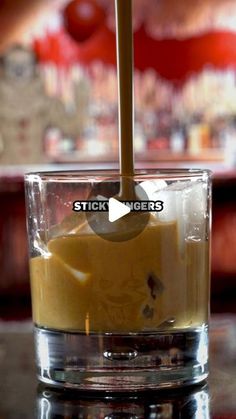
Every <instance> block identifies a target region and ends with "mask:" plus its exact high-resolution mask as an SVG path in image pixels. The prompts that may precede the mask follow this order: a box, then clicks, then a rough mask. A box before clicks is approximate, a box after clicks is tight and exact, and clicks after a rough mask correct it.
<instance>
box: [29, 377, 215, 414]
mask: <svg viewBox="0 0 236 419" xmlns="http://www.w3.org/2000/svg"><path fill="white" fill-rule="evenodd" d="M72 417H73V418H83V419H99V418H101V419H146V418H147V419H171V418H180V419H181V418H182V419H188V418H189V419H190V418H191V419H209V418H210V413H209V394H208V388H207V386H206V385H205V386H203V387H199V386H198V387H194V388H193V387H192V388H189V389H188V390H183V389H182V390H179V391H175V392H173V391H172V392H160V393H151V392H149V393H148V394H143V395H135V394H130V396H129V395H126V396H124V395H123V396H122V395H119V396H115V395H112V393H111V394H110V395H109V394H107V395H106V394H102V395H98V394H96V395H95V394H93V395H89V394H86V393H78V392H77V393H76V392H75V393H73V392H69V391H59V390H53V389H49V388H45V387H43V386H39V389H38V397H37V418H38V419H40V418H43V419H53V418H72Z"/></svg>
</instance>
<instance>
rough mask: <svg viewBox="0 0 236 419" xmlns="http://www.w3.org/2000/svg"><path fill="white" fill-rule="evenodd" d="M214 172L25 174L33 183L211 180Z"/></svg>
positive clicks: (201, 170) (173, 170)
mask: <svg viewBox="0 0 236 419" xmlns="http://www.w3.org/2000/svg"><path fill="white" fill-rule="evenodd" d="M212 175H213V172H212V171H211V170H208V169H188V168H183V169H181V168H166V169H138V170H135V172H134V174H133V175H121V174H120V172H119V170H118V169H99V170H96V169H91V170H89V169H88V170H56V171H38V172H29V173H25V175H24V180H25V182H28V181H30V182H32V181H39V180H40V181H48V182H50V181H54V182H55V181H58V182H60V181H70V180H71V181H75V180H78V181H79V180H87V181H90V180H91V178H92V179H93V180H95V179H98V180H99V179H100V180H102V179H104V178H106V179H109V178H111V179H114V178H116V179H117V178H118V177H119V178H123V177H128V178H133V179H138V178H146V179H149V178H153V177H156V178H159V179H163V178H166V179H170V180H171V179H174V180H176V179H191V178H203V179H210V178H211V177H212Z"/></svg>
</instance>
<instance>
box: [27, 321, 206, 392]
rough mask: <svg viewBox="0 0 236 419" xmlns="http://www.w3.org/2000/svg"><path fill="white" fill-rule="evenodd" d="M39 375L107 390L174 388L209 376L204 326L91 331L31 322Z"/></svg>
mask: <svg viewBox="0 0 236 419" xmlns="http://www.w3.org/2000/svg"><path fill="white" fill-rule="evenodd" d="M35 341H36V356H37V370H38V377H39V379H40V380H41V381H42V382H44V383H47V384H49V385H53V386H59V387H67V388H78V389H79V390H92V391H94V390H96V391H97V390H100V391H111V392H127V391H144V390H147V389H153V390H154V389H158V388H175V387H180V386H183V385H190V384H194V383H199V382H201V381H203V380H205V379H206V377H207V375H208V328H207V326H202V327H199V328H196V329H180V330H175V331H173V330H172V331H170V330H166V331H161V332H156V333H153V332H152V333H130V334H127V335H123V334H122V335H121V334H113V333H107V334H97V333H96V334H95V333H94V334H90V335H86V334H84V333H71V332H59V331H55V330H49V329H43V328H40V327H35Z"/></svg>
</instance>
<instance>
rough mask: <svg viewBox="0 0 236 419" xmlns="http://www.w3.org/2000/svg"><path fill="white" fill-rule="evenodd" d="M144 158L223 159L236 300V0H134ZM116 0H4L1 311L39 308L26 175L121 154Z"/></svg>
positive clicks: (218, 188) (233, 306)
mask: <svg viewBox="0 0 236 419" xmlns="http://www.w3.org/2000/svg"><path fill="white" fill-rule="evenodd" d="M133 4H134V44H135V153H136V162H137V167H155V168H158V167H199V168H209V169H211V170H213V173H214V176H213V240H212V309H213V311H216V312H222V311H232V312H235V311H236V303H235V300H234V292H235V290H236V194H235V190H236V189H235V188H236V2H235V1H234V0H199V1H197V2H195V1H193V0H192V1H189V2H185V1H184V0H179V1H178V2H176V1H175V0H158V1H157V0H148V2H147V1H145V0H134V1H133ZM117 118H118V115H117V77H116V52H115V24H114V7H113V1H111V0H72V1H71V0H60V1H59V0H51V1H50V2H49V1H47V0H18V1H17V2H16V1H14V0H4V1H2V2H0V204H1V205H0V248H1V250H0V318H3V319H15V318H17V319H19V318H27V317H29V316H30V293H29V274H28V262H27V239H26V229H25V204H24V187H23V174H24V173H25V172H28V171H32V170H54V169H61V170H64V169H84V168H86V169H87V168H89V169H91V168H114V167H117V166H118V164H117V162H118V129H117Z"/></svg>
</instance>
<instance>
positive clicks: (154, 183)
mask: <svg viewBox="0 0 236 419" xmlns="http://www.w3.org/2000/svg"><path fill="white" fill-rule="evenodd" d="M166 187H167V183H166V182H165V181H164V180H162V179H153V180H145V181H144V182H141V183H140V184H139V185H136V186H135V191H136V194H137V196H138V198H140V199H144V200H146V199H149V200H150V201H156V198H155V194H156V193H157V192H158V191H160V190H162V189H164V188H166Z"/></svg>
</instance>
